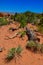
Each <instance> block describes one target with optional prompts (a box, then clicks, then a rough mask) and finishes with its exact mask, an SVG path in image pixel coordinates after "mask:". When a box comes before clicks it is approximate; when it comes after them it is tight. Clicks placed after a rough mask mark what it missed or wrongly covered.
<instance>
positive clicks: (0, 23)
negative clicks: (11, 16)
mask: <svg viewBox="0 0 43 65" xmlns="http://www.w3.org/2000/svg"><path fill="white" fill-rule="evenodd" d="M7 24H8V21H7V20H6V19H5V18H0V26H2V25H7Z"/></svg>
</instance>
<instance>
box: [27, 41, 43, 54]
mask: <svg viewBox="0 0 43 65" xmlns="http://www.w3.org/2000/svg"><path fill="white" fill-rule="evenodd" d="M26 48H27V49H30V50H32V51H33V52H42V53H43V44H39V43H35V42H34V41H29V42H28V43H27V45H26Z"/></svg>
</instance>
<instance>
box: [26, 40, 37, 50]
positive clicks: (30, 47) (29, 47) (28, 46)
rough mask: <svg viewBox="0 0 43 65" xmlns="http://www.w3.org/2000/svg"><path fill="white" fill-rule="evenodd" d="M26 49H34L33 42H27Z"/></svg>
mask: <svg viewBox="0 0 43 65" xmlns="http://www.w3.org/2000/svg"><path fill="white" fill-rule="evenodd" d="M26 48H27V49H31V50H32V51H33V50H34V49H35V48H36V44H35V42H34V41H29V42H28V43H27V45H26Z"/></svg>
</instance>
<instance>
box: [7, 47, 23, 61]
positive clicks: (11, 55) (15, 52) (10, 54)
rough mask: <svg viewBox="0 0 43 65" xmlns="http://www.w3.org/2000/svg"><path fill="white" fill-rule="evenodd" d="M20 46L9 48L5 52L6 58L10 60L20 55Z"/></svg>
mask: <svg viewBox="0 0 43 65" xmlns="http://www.w3.org/2000/svg"><path fill="white" fill-rule="evenodd" d="M21 52H22V48H21V47H20V46H18V47H17V48H11V49H10V51H9V52H8V54H7V57H6V60H7V61H11V60H12V59H13V58H14V57H18V56H20V55H21Z"/></svg>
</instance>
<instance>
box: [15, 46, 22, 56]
mask: <svg viewBox="0 0 43 65" xmlns="http://www.w3.org/2000/svg"><path fill="white" fill-rule="evenodd" d="M21 52H22V48H21V47H20V46H18V47H17V49H16V53H17V55H20V54H21Z"/></svg>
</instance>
